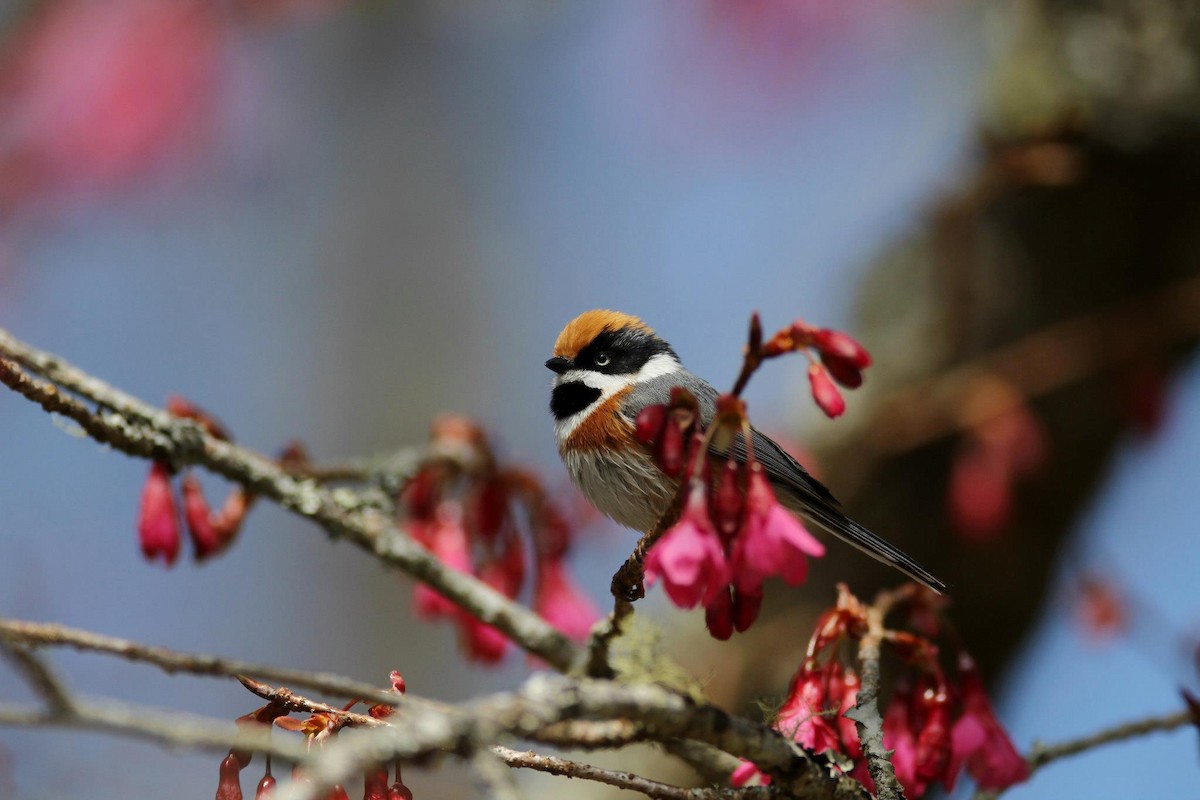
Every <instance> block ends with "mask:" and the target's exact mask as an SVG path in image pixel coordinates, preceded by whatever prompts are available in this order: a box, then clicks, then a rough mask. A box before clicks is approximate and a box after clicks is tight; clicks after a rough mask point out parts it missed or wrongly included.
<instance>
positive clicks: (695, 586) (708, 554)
mask: <svg viewBox="0 0 1200 800" xmlns="http://www.w3.org/2000/svg"><path fill="white" fill-rule="evenodd" d="M706 494H707V492H706V490H705V485H704V482H703V481H700V480H693V481H692V485H691V488H690V489H689V490H688V500H687V505H686V506H685V507H684V509H683V514H682V515H681V516H680V518H679V522H677V523H675V525H674V526H672V527H671V528H670V529H668V530H667V532H666V533H664V534H663V535H662V538H661V539H659V540H658V541H657V542H656V543H655V544H654V546H653V547H651V548H650V552H649V553H647V554H646V584H647V585H652V584H653V583H654V582H655V581H657V580H658V579H659V578H662V581H663V588H664V589H665V590H666V592H667V597H669V598H671V602H672V603H674V604H675V605H676V606H678V607H679V608H695V607H696V606H697V605H705V606H707V605H708V604H709V603H711V602H712V601H713V600H714V599H715V598H716V596H717V593H718V592H720V591H721V590H723V589H724V588H725V586H726V585H727V584H728V583H729V565H728V564H727V563H726V561H725V551H724V549H723V548H722V547H721V540H720V538H719V537H718V536H717V532H716V531H715V530H714V529H713V526H712V522H711V521H710V520H709V518H708V501H707V499H706Z"/></svg>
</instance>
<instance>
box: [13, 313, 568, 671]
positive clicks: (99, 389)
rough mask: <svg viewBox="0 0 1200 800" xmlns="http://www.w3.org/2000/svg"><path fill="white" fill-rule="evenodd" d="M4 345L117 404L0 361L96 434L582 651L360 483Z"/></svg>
mask: <svg viewBox="0 0 1200 800" xmlns="http://www.w3.org/2000/svg"><path fill="white" fill-rule="evenodd" d="M0 354H3V355H5V356H8V357H9V358H12V359H14V360H16V361H18V362H20V363H22V364H25V365H26V366H28V367H29V368H30V369H33V370H35V371H37V372H39V373H40V374H42V375H44V376H46V377H47V378H49V379H51V380H52V381H54V382H55V383H57V384H59V385H60V386H62V387H64V388H67V389H69V390H71V391H73V392H75V393H77V394H80V395H82V396H84V397H86V398H88V399H89V400H91V401H92V402H94V403H96V404H97V405H99V406H100V407H102V408H110V409H113V410H114V412H115V413H112V412H109V413H102V412H100V411H92V410H90V409H88V408H87V407H86V406H85V405H84V404H83V403H81V402H80V401H78V400H76V399H74V398H70V397H67V396H65V395H63V394H62V392H60V391H59V390H58V389H57V388H56V387H55V386H53V385H50V384H46V383H44V382H42V381H38V380H34V379H32V378H29V377H28V376H26V375H24V374H23V373H22V372H21V370H20V369H19V368H18V367H16V366H15V365H13V364H11V363H8V362H4V361H3V360H0V382H3V383H5V384H6V385H7V386H9V387H10V388H12V389H14V390H15V391H17V392H19V393H20V394H22V395H23V396H25V397H26V398H28V399H30V400H32V401H34V402H37V403H38V404H39V405H41V406H42V407H43V408H46V409H47V410H49V411H53V412H55V413H60V414H63V415H65V416H67V417H69V418H70V419H73V420H75V421H76V422H77V423H79V425H80V426H81V427H82V428H83V429H84V431H85V432H86V433H87V434H88V435H89V436H91V437H92V438H94V439H96V440H97V441H101V442H104V443H106V444H109V445H110V446H112V447H114V448H116V449H119V450H122V451H123V452H126V453H129V454H131V455H136V456H141V457H143V458H157V459H163V460H168V461H171V462H172V463H174V464H197V465H200V466H203V467H205V468H206V469H209V470H211V471H212V472H215V473H217V474H219V475H221V476H223V477H225V478H227V479H228V480H231V481H233V482H235V483H238V484H241V485H242V486H244V487H245V488H246V489H247V490H249V491H251V492H253V493H255V494H257V495H259V496H260V497H263V498H267V499H269V500H272V501H274V502H276V503H278V504H279V505H281V506H282V507H284V508H286V509H288V510H289V511H292V512H294V513H296V514H298V515H300V516H303V517H305V518H307V519H309V520H312V521H313V522H316V523H317V524H319V525H320V526H321V527H323V528H324V529H325V530H326V532H328V533H329V534H330V535H331V536H335V537H340V538H344V539H346V540H348V541H350V542H351V543H352V544H354V545H356V546H357V547H359V548H361V549H363V550H365V551H367V552H369V553H371V554H372V555H374V556H375V557H376V558H377V559H378V560H380V561H382V562H383V563H385V564H387V565H388V566H391V567H394V568H397V569H399V570H401V571H403V572H405V573H407V574H409V575H411V576H412V577H414V578H416V579H418V580H421V581H424V582H425V583H427V584H429V586H430V587H432V588H433V589H435V590H436V591H437V592H438V593H439V594H441V595H443V596H444V597H446V598H448V599H449V600H451V601H452V602H454V603H455V604H457V605H459V606H460V607H462V608H463V609H464V610H466V611H467V612H468V613H470V614H471V615H472V616H474V617H476V618H477V619H479V620H480V621H482V622H485V623H487V624H489V625H491V626H493V627H495V628H497V629H498V630H500V631H501V632H502V633H504V634H505V635H506V636H507V637H508V638H510V639H512V640H513V641H514V642H516V643H517V644H518V645H519V646H521V647H523V648H524V649H526V650H527V651H529V652H530V653H532V654H534V655H536V656H538V657H540V658H541V659H543V660H544V661H546V662H547V663H548V664H550V665H552V666H554V667H555V668H556V669H559V670H563V671H565V670H567V669H569V668H570V667H571V666H572V664H574V663H575V662H576V661H577V660H578V657H579V649H578V647H577V646H576V645H575V644H574V643H573V642H571V640H570V639H568V638H567V637H566V636H564V635H563V634H562V633H561V632H559V631H558V630H556V629H555V628H554V627H553V626H552V625H550V624H549V623H548V622H546V621H545V620H544V619H542V618H541V617H540V616H538V615H537V614H535V613H533V612H532V611H530V610H529V609H527V608H525V607H523V606H521V605H519V604H517V603H514V602H512V601H511V600H509V599H508V598H507V597H504V596H503V595H502V594H500V593H499V592H497V591H495V590H494V589H492V588H491V587H489V586H487V585H486V584H484V583H483V582H482V581H479V580H477V579H475V578H474V577H472V576H470V575H467V574H465V573H462V572H459V571H457V570H454V569H451V568H449V567H447V566H445V565H444V564H442V562H441V561H439V560H438V559H437V558H436V557H435V556H433V555H432V554H431V553H429V551H427V550H426V549H425V548H423V547H421V546H420V545H419V544H417V543H416V542H415V541H414V540H413V539H412V538H411V537H409V536H408V535H406V534H405V533H404V532H403V531H401V530H400V529H399V528H398V527H397V526H396V525H395V524H394V523H393V522H392V520H391V519H389V518H388V517H387V516H385V515H383V514H381V513H379V512H378V511H377V510H374V509H371V508H370V507H369V506H368V505H367V504H364V503H361V502H359V501H358V499H356V498H355V497H354V492H352V491H350V490H348V489H342V490H339V492H338V493H334V492H331V491H329V490H327V489H325V488H324V487H322V486H321V485H319V484H318V483H317V482H316V481H313V480H309V479H299V478H296V477H295V476H293V475H290V474H288V473H287V472H286V471H285V470H284V469H282V468H281V467H280V466H279V465H278V464H276V463H274V462H273V461H271V460H270V459H268V458H266V457H264V456H262V455H259V454H258V453H254V452H253V451H250V450H247V449H245V448H242V447H240V446H238V445H235V444H232V443H230V442H224V441H220V440H218V439H216V438H214V437H212V436H210V435H208V433H207V432H205V431H204V429H203V428H202V427H201V426H200V425H198V424H196V423H194V422H192V421H190V420H185V419H179V418H175V417H172V416H171V415H169V414H167V412H165V411H163V410H162V409H159V408H156V407H154V406H152V405H150V404H148V403H144V402H142V401H141V400H138V399H137V398H134V397H132V396H131V395H128V394H126V393H124V392H121V391H120V390H118V389H115V388H113V387H112V386H109V385H108V384H107V383H104V382H103V381H100V380H98V379H96V378H93V377H92V376H90V375H88V374H87V373H85V372H83V371H82V370H80V369H78V368H76V367H73V366H71V365H70V364H68V363H67V362H66V361H64V360H63V359H61V358H59V357H57V356H54V355H51V354H49V353H45V352H42V351H40V350H37V349H36V348H34V347H32V346H30V345H28V344H25V343H23V342H20V341H18V340H17V339H15V338H14V337H13V336H12V335H11V334H9V333H8V332H6V331H4V330H0Z"/></svg>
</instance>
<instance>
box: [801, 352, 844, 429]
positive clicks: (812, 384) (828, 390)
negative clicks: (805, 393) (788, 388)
mask: <svg viewBox="0 0 1200 800" xmlns="http://www.w3.org/2000/svg"><path fill="white" fill-rule="evenodd" d="M808 385H809V388H810V389H811V390H812V396H813V400H815V401H816V403H817V407H818V408H820V409H821V411H823V412H825V416H827V417H829V418H830V419H837V418H838V417H840V416H841V415H842V414H843V413H845V411H846V398H844V397H842V393H841V392H840V391H838V388H837V386H835V385H834V383H833V380H832V379H831V378H830V377H829V370H827V369H826V368H825V367H824V366H823V365H821V364H810V365H809V367H808Z"/></svg>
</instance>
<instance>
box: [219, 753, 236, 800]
mask: <svg viewBox="0 0 1200 800" xmlns="http://www.w3.org/2000/svg"><path fill="white" fill-rule="evenodd" d="M241 769H242V765H241V764H240V763H239V762H238V757H237V756H235V755H234V754H233V753H230V754H229V755H227V756H225V758H224V759H223V760H222V761H221V770H220V777H219V778H218V780H217V796H216V800H242V783H241V775H240V773H241Z"/></svg>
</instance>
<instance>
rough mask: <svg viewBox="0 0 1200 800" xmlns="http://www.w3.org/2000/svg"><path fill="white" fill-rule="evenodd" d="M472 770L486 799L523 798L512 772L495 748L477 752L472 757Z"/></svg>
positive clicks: (517, 799)
mask: <svg viewBox="0 0 1200 800" xmlns="http://www.w3.org/2000/svg"><path fill="white" fill-rule="evenodd" d="M471 768H472V772H474V773H475V776H476V778H477V779H478V781H479V783H480V789H481V790H482V792H483V796H484V797H493V798H496V800H519V798H520V797H521V793H520V792H518V791H517V782H516V780H515V779H514V778H513V773H512V771H511V770H509V769H508V765H507V764H506V763H505V762H504V760H503V758H502V757H501V756H500V754H499V753H497V752H495V749H494V748H488V749H480V750H476V751H475V752H474V753H473V754H472V755H471Z"/></svg>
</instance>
